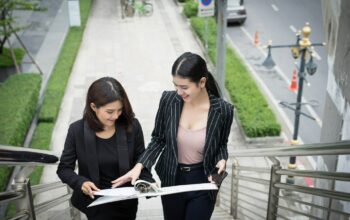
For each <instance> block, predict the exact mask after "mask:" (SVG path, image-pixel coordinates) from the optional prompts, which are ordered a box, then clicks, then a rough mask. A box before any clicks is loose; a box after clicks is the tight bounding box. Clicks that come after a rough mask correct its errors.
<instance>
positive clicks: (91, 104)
mask: <svg viewBox="0 0 350 220" xmlns="http://www.w3.org/2000/svg"><path fill="white" fill-rule="evenodd" d="M90 108H91V109H92V111H94V112H96V111H97V107H96V105H95V103H93V102H91V103H90Z"/></svg>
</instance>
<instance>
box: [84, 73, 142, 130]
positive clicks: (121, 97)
mask: <svg viewBox="0 0 350 220" xmlns="http://www.w3.org/2000/svg"><path fill="white" fill-rule="evenodd" d="M114 101H120V102H121V103H122V105H123V109H122V114H121V115H120V116H119V118H118V123H121V124H122V125H123V126H124V127H125V128H126V129H127V130H130V129H131V125H132V121H133V118H134V116H135V115H134V112H133V110H132V107H131V105H130V102H129V99H128V96H127V94H126V92H125V90H124V88H123V86H122V85H121V84H120V83H119V82H118V81H117V80H116V79H114V78H112V77H103V78H100V79H98V80H96V81H95V82H93V83H92V84H91V85H90V87H89V90H88V93H87V96H86V103H85V109H84V116H83V118H84V120H86V121H87V123H88V125H89V126H90V128H91V129H92V130H94V131H95V132H99V131H103V124H102V123H101V122H100V120H98V118H97V116H96V113H95V112H94V111H93V110H92V108H91V106H90V104H91V103H94V104H95V105H96V107H97V108H100V107H102V106H104V105H106V104H109V103H111V102H114Z"/></svg>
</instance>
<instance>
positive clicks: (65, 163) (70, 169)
mask: <svg viewBox="0 0 350 220" xmlns="http://www.w3.org/2000/svg"><path fill="white" fill-rule="evenodd" d="M74 139H75V138H74V129H73V128H72V126H70V127H69V129H68V133H67V137H66V141H65V144H64V149H63V152H62V155H61V158H60V163H59V164H58V168H57V175H58V177H59V178H60V179H61V180H62V182H63V183H66V184H68V185H69V186H70V187H71V188H72V189H73V190H80V189H81V186H82V184H83V183H84V182H85V181H90V180H89V179H87V178H86V177H83V176H79V175H78V174H77V173H75V172H74V169H75V164H76V160H77V151H76V142H75V140H74Z"/></svg>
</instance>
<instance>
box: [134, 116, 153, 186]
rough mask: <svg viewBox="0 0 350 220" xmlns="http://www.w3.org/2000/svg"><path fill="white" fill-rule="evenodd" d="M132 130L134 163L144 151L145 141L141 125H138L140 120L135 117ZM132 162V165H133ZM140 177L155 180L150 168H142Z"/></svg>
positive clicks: (150, 180)
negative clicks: (133, 133) (133, 134)
mask: <svg viewBox="0 0 350 220" xmlns="http://www.w3.org/2000/svg"><path fill="white" fill-rule="evenodd" d="M134 129H135V130H134V132H135V136H134V138H135V140H134V143H135V146H134V149H135V151H134V158H135V159H134V160H135V161H133V162H134V164H135V162H136V161H137V160H138V159H139V157H140V156H141V154H142V153H143V152H145V142H144V137H143V132H142V127H141V125H140V122H139V121H138V120H137V119H135V122H134ZM134 164H133V165H134ZM140 179H143V180H146V181H148V182H155V180H154V179H153V178H152V174H151V172H150V170H148V169H142V171H141V174H140Z"/></svg>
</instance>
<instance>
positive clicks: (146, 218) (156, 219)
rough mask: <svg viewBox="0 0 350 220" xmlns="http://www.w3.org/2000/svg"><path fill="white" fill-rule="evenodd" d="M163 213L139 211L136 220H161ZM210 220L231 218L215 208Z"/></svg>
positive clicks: (157, 210)
mask: <svg viewBox="0 0 350 220" xmlns="http://www.w3.org/2000/svg"><path fill="white" fill-rule="evenodd" d="M162 219H163V211H162V209H148V210H139V211H138V212H137V217H136V220H162ZM211 219H212V220H229V219H230V220H232V216H231V215H230V214H228V213H227V212H225V211H223V210H222V209H221V208H220V207H215V209H214V213H213V215H212V217H211Z"/></svg>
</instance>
